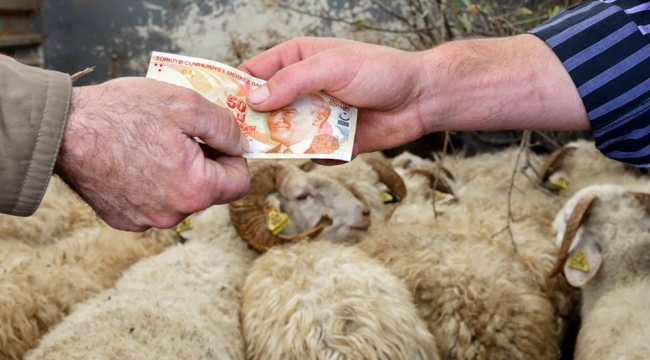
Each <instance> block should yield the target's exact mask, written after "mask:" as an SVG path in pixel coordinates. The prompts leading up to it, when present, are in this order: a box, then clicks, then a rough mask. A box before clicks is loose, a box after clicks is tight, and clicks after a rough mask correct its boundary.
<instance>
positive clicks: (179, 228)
mask: <svg viewBox="0 0 650 360" xmlns="http://www.w3.org/2000/svg"><path fill="white" fill-rule="evenodd" d="M192 229H194V220H192V219H191V218H190V217H186V218H185V220H183V221H181V223H180V224H178V225H176V228H175V229H174V230H176V233H177V234H180V233H182V232H184V231H187V230H192Z"/></svg>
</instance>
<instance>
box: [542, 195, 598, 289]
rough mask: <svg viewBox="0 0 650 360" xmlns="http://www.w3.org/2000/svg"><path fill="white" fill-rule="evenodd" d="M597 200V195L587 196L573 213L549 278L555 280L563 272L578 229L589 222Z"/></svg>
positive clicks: (567, 223)
mask: <svg viewBox="0 0 650 360" xmlns="http://www.w3.org/2000/svg"><path fill="white" fill-rule="evenodd" d="M597 198H598V197H597V196H596V195H590V196H585V197H584V198H582V199H580V201H579V202H578V204H577V205H576V206H575V208H574V209H573V211H572V212H571V216H569V220H568V221H567V222H566V229H565V230H564V237H563V238H562V245H561V246H560V250H559V252H558V254H557V261H556V262H555V266H554V267H553V270H551V272H550V274H549V278H553V277H555V276H557V274H559V273H560V272H562V269H563V268H564V263H565V262H566V260H567V258H568V257H569V249H570V248H571V243H572V242H573V238H575V237H576V235H577V234H578V229H579V228H580V226H581V225H582V224H584V222H585V221H586V220H587V217H588V215H589V211H590V210H591V208H592V207H593V206H594V204H595V203H596V199H597Z"/></svg>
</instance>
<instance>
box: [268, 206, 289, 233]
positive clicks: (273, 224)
mask: <svg viewBox="0 0 650 360" xmlns="http://www.w3.org/2000/svg"><path fill="white" fill-rule="evenodd" d="M268 217H269V221H268V228H269V231H271V233H272V234H273V235H277V234H279V233H280V232H281V231H282V230H284V228H286V227H287V226H289V223H291V220H290V219H289V215H287V214H285V213H283V212H279V211H275V210H273V211H270V212H269V213H268Z"/></svg>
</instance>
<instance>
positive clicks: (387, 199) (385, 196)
mask: <svg viewBox="0 0 650 360" xmlns="http://www.w3.org/2000/svg"><path fill="white" fill-rule="evenodd" d="M381 198H382V200H384V204H393V203H397V202H400V201H402V199H400V197H399V196H397V195H396V194H393V193H392V192H390V191H388V190H382V191H381Z"/></svg>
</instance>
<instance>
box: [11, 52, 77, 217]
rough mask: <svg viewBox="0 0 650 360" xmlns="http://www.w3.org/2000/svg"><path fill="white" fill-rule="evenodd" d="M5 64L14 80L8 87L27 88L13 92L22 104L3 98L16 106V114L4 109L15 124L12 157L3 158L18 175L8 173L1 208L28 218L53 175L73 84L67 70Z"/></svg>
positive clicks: (12, 125)
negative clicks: (7, 181)
mask: <svg viewBox="0 0 650 360" xmlns="http://www.w3.org/2000/svg"><path fill="white" fill-rule="evenodd" d="M6 65H7V67H8V68H9V72H10V73H11V74H13V75H9V76H6V77H5V79H6V80H8V81H10V83H11V84H6V85H9V86H13V87H14V89H17V88H16V87H18V88H21V87H22V89H20V90H15V91H13V93H15V94H18V96H19V97H17V98H16V99H15V100H18V101H20V102H21V103H18V104H11V103H8V102H3V105H4V106H9V107H10V108H14V111H13V112H12V111H11V109H8V110H7V111H4V110H5V109H3V112H4V116H3V117H5V118H4V119H3V120H4V122H5V124H4V125H5V126H7V125H8V126H9V127H14V129H13V130H8V134H6V136H7V138H8V140H9V143H8V144H7V145H8V146H13V147H14V148H13V149H12V150H10V151H9V155H8V156H10V157H11V158H9V159H4V161H5V165H7V167H8V168H7V169H6V170H8V171H14V174H13V176H12V175H11V174H10V175H9V179H11V180H10V182H9V183H7V184H6V185H7V186H6V187H5V191H6V193H5V194H0V195H2V196H0V212H4V213H8V214H10V215H18V216H29V215H31V214H33V213H34V212H35V211H36V209H37V208H38V206H39V204H40V203H41V201H42V199H43V195H44V194H45V190H46V189H47V186H48V184H49V181H50V178H51V177H52V172H53V169H54V165H55V163H56V159H57V156H58V152H59V147H60V145H61V139H62V137H63V132H64V129H65V124H66V121H67V115H68V108H69V105H70V96H71V90H72V83H71V80H70V76H69V75H68V74H65V73H61V72H55V71H49V70H43V69H39V68H32V67H28V66H24V65H21V64H18V63H15V64H14V63H11V64H6ZM30 93H31V94H30ZM25 94H28V95H25ZM7 97H8V98H10V97H11V95H9V96H7ZM12 133H13V135H10V134H12ZM21 142H22V143H21ZM5 175H6V174H5Z"/></svg>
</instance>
